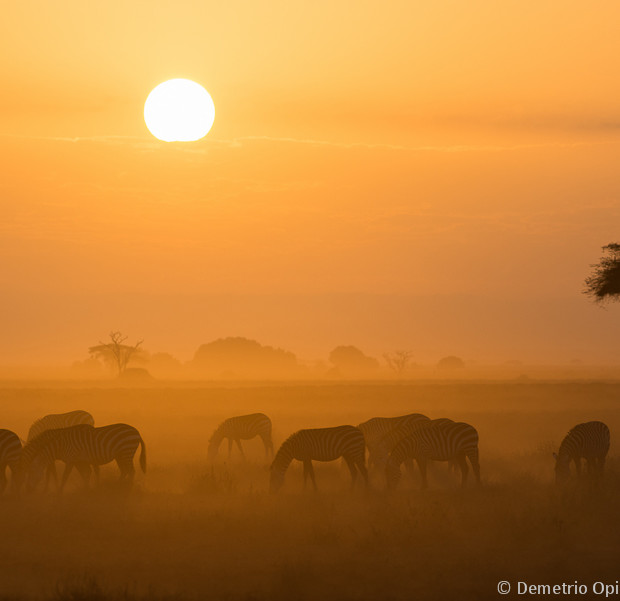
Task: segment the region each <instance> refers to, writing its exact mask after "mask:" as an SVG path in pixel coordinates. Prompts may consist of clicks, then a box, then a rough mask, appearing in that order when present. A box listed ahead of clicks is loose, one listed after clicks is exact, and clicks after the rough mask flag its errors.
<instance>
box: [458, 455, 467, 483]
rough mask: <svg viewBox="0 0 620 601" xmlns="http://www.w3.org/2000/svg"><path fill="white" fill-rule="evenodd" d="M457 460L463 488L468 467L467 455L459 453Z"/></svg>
mask: <svg viewBox="0 0 620 601" xmlns="http://www.w3.org/2000/svg"><path fill="white" fill-rule="evenodd" d="M457 462H458V465H459V467H460V468H461V488H465V484H466V483H467V473H468V472H469V468H468V467H467V457H466V456H465V455H459V456H458V458H457Z"/></svg>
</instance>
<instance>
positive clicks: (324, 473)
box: [0, 382, 620, 601]
mask: <svg viewBox="0 0 620 601" xmlns="http://www.w3.org/2000/svg"><path fill="white" fill-rule="evenodd" d="M91 386H92V385H91ZM618 399H620V384H616V383H613V382H611V383H604V382H571V383H563V382H549V383H544V382H525V383H524V382H468V383H439V382H433V383H416V384H394V385H390V384H385V383H381V384H372V383H368V384H354V383H352V384H339V385H302V384H298V385H295V384H282V385H277V384H272V385H262V386H259V385H233V384H231V385H229V386H223V385H221V386H216V385H204V386H197V385H183V386H170V387H158V386H154V387H149V388H133V389H132V388H125V389H120V388H112V387H103V386H102V387H86V386H77V385H71V386H69V385H61V384H54V385H51V384H50V385H48V386H42V385H40V384H38V385H37V384H35V383H30V384H29V385H27V386H16V385H11V386H5V387H4V388H1V389H0V416H2V420H1V423H0V427H2V428H9V429H12V430H14V431H16V432H17V433H18V434H19V435H20V436H22V437H25V436H26V433H27V430H28V427H29V425H30V423H31V422H32V421H33V420H34V419H36V418H37V417H40V416H42V415H44V414H46V413H52V412H54V413H57V412H62V411H68V410H72V409H76V408H81V409H86V410H89V411H90V412H91V413H93V415H94V416H95V419H96V425H105V424H108V423H114V422H127V423H130V424H132V425H135V426H136V427H137V428H138V429H139V430H140V432H141V433H142V435H143V438H144V439H145V441H146V445H147V452H148V470H147V474H146V475H142V474H141V473H139V474H138V476H137V479H136V484H135V487H134V490H133V491H132V492H131V494H127V492H126V491H124V490H122V489H120V488H119V487H118V486H117V484H116V482H115V479H116V477H117V470H116V467H115V466H112V465H110V466H106V467H105V468H103V470H102V477H103V481H102V485H101V487H100V489H97V490H89V491H84V490H81V489H80V481H79V478H78V477H77V476H75V479H72V480H70V483H69V486H68V490H67V492H66V493H65V494H64V495H63V496H62V497H59V496H58V495H56V494H53V493H50V494H46V495H33V496H27V497H25V498H23V499H21V500H17V499H14V498H11V497H10V496H8V495H5V496H4V497H3V498H0V599H24V600H26V599H28V600H29V599H57V600H59V601H60V600H63V599H72V600H74V601H79V600H86V599H126V600H130V599H162V600H163V599H230V600H237V599H240V600H241V599H243V600H248V601H249V600H255V601H258V600H263V599H265V600H267V599H273V600H280V599H281V600H284V599H287V600H288V599H301V600H303V599H319V598H320V599H360V600H361V599H450V598H459V599H485V598H489V599H490V598H498V594H497V589H496V587H497V583H498V581H500V580H507V581H510V582H512V583H513V585H515V584H516V582H517V581H519V580H520V581H525V582H528V583H530V584H555V583H562V582H567V583H574V581H575V580H577V581H579V582H580V583H586V584H588V586H591V584H592V583H593V582H595V581H603V582H611V583H614V582H615V581H616V580H617V579H618V576H619V573H618V567H617V557H618V552H619V551H620V537H619V536H618V534H619V533H620V517H619V512H618V506H619V502H620V460H619V458H618V456H617V455H616V446H615V444H614V437H615V433H616V432H618V431H620V411H618ZM254 411H263V412H265V413H267V414H269V415H270V416H271V418H272V420H273V423H274V438H275V444H276V447H277V446H278V445H279V443H281V442H282V440H284V438H286V437H287V436H288V435H289V434H290V433H292V432H293V431H295V430H296V429H298V428H301V427H319V426H332V425H338V424H342V423H353V424H356V423H359V422H360V421H363V420H365V419H368V418H369V417H372V416H376V415H397V414H401V413H405V412H413V411H418V412H422V413H426V414H427V415H429V416H430V417H432V418H436V417H450V418H453V419H455V420H462V421H467V422H469V423H471V424H472V425H474V426H475V427H476V428H477V429H478V431H479V434H480V455H481V467H482V477H483V486H482V488H480V489H476V488H474V487H473V485H472V486H470V487H468V488H467V489H466V490H461V489H460V488H459V487H458V478H456V477H455V476H454V475H452V474H450V473H448V470H447V466H446V464H441V463H438V464H435V465H433V467H432V470H431V473H430V488H429V489H428V490H426V491H420V490H419V483H418V482H414V481H412V480H411V479H410V478H409V477H408V476H404V477H403V479H402V482H401V485H400V487H399V489H398V490H397V491H396V492H394V493H392V494H388V493H387V492H386V491H385V490H384V485H383V481H382V478H381V474H377V473H373V474H372V486H371V487H370V489H369V490H364V489H363V487H359V488H358V489H356V490H354V491H350V490H349V474H348V471H347V470H346V468H344V467H343V466H342V465H341V464H340V462H333V463H330V464H318V465H316V466H315V470H316V476H317V482H318V485H319V489H320V490H319V492H318V493H314V492H311V491H310V490H308V491H306V492H304V491H303V490H302V474H301V469H300V467H299V466H297V465H293V466H292V467H291V469H290V470H289V472H288V473H287V480H286V483H285V486H284V488H283V490H282V491H281V493H280V494H278V495H277V496H271V495H269V494H268V492H267V485H268V470H267V466H268V463H267V462H266V461H265V458H264V452H263V449H262V445H261V443H260V442H259V441H257V440H254V441H250V442H248V443H246V445H245V448H246V449H247V454H248V461H247V462H245V463H244V462H241V461H240V459H239V458H238V456H237V455H236V454H234V451H233V458H232V459H231V460H228V458H227V452H222V451H224V449H223V448H222V450H221V451H220V456H219V457H218V460H217V461H216V463H215V464H214V465H208V464H207V461H206V442H207V440H208V438H209V436H210V434H211V432H212V431H213V429H214V428H215V427H216V426H217V425H218V423H219V422H220V421H221V420H223V419H224V418H226V417H228V416H231V415H235V414H242V413H249V412H254ZM592 419H600V420H602V421H605V422H606V423H607V424H608V425H609V427H610V429H611V432H612V447H611V451H610V457H609V460H608V466H607V473H606V479H605V482H604V484H603V485H602V486H601V487H599V488H597V489H592V488H591V487H590V486H588V484H587V483H586V482H577V481H572V482H571V483H570V484H569V485H568V486H567V487H566V488H565V489H563V490H558V489H557V488H556V487H555V486H554V484H553V459H552V457H551V452H552V451H553V450H554V449H557V446H558V445H559V443H560V441H561V439H562V438H563V436H564V435H565V433H566V432H567V430H568V429H569V428H570V427H572V426H573V425H575V424H577V423H579V422H583V421H588V420H592ZM136 465H137V461H136ZM516 596H517V595H516V593H513V594H511V595H508V597H516Z"/></svg>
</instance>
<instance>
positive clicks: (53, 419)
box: [26, 410, 95, 442]
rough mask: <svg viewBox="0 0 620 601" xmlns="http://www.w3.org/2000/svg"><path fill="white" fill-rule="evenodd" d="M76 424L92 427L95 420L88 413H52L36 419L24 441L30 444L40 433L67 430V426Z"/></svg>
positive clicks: (79, 411) (80, 411)
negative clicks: (60, 429)
mask: <svg viewBox="0 0 620 601" xmlns="http://www.w3.org/2000/svg"><path fill="white" fill-rule="evenodd" d="M78 424H89V425H91V426H94V425H95V420H94V418H93V416H92V415H91V414H90V413H88V411H82V410H78V411H69V412H68V413H52V414H51V415H46V416H44V417H42V418H41V419H38V420H37V421H36V422H34V423H33V424H32V426H30V430H29V431H28V438H27V439H26V441H27V442H30V441H31V440H33V439H34V438H36V437H37V436H39V434H41V432H45V430H56V429H58V428H68V427H69V426H77V425H78Z"/></svg>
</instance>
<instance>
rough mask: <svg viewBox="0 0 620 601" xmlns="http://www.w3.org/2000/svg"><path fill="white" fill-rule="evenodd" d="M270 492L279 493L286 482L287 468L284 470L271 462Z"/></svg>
mask: <svg viewBox="0 0 620 601" xmlns="http://www.w3.org/2000/svg"><path fill="white" fill-rule="evenodd" d="M269 472H270V475H269V492H270V493H271V494H275V493H277V492H278V491H279V490H280V489H281V488H282V485H283V484H284V474H285V470H282V469H281V467H280V466H278V465H274V464H273V463H272V464H271V467H270V468H269Z"/></svg>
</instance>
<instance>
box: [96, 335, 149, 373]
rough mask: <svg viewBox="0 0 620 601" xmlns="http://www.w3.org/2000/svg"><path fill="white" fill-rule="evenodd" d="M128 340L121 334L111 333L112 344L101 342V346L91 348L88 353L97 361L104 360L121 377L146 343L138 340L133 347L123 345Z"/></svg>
mask: <svg viewBox="0 0 620 601" xmlns="http://www.w3.org/2000/svg"><path fill="white" fill-rule="evenodd" d="M127 338H128V336H123V334H121V332H110V342H101V341H99V344H98V345H97V346H91V347H90V348H89V349H88V352H89V353H90V355H91V356H92V357H94V358H95V359H102V360H103V362H104V363H107V364H108V365H111V366H112V367H113V369H115V370H116V371H118V375H119V376H120V375H121V374H122V373H123V372H124V371H125V369H126V368H127V364H128V363H129V360H130V359H131V358H132V357H133V356H135V354H136V353H138V352H140V350H139V348H138V347H139V346H140V345H141V344H142V343H143V342H144V340H138V342H136V344H134V345H133V346H130V345H128V344H123V343H124V342H125V340H127Z"/></svg>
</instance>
